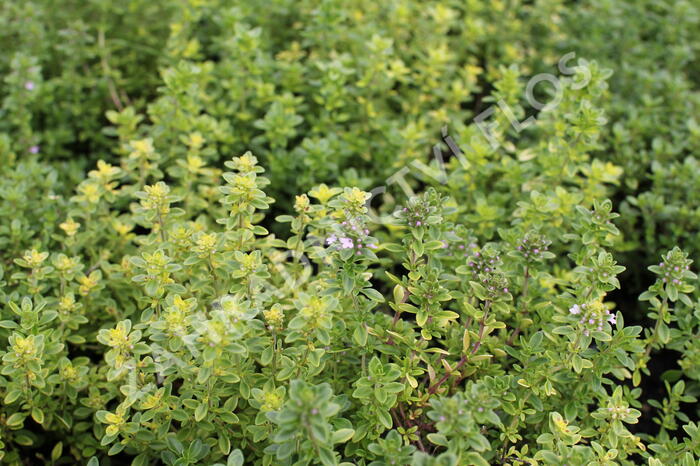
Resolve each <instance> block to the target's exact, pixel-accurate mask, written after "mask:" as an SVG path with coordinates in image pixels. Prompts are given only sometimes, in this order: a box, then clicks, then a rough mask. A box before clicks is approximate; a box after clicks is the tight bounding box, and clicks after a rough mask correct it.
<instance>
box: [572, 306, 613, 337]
mask: <svg viewBox="0 0 700 466" xmlns="http://www.w3.org/2000/svg"><path fill="white" fill-rule="evenodd" d="M569 314H571V315H572V316H576V317H577V318H578V317H579V316H580V318H579V320H578V323H579V324H580V325H581V326H582V327H583V334H584V335H586V336H589V335H590V332H592V331H594V330H597V331H599V332H600V331H602V330H603V324H605V323H606V322H607V323H608V324H610V325H614V324H615V323H616V322H617V318H616V317H615V314H613V313H611V312H610V311H609V310H608V309H607V308H605V306H604V305H603V304H602V303H599V302H595V303H590V304H586V303H584V304H581V305H578V304H574V305H573V306H571V307H570V308H569Z"/></svg>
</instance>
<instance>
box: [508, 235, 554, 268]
mask: <svg viewBox="0 0 700 466" xmlns="http://www.w3.org/2000/svg"><path fill="white" fill-rule="evenodd" d="M551 244H552V242H551V241H549V240H548V239H547V238H546V237H545V236H543V235H540V234H538V233H528V234H526V235H525V236H524V237H523V239H522V240H521V241H520V243H519V244H518V246H517V248H516V249H517V250H518V252H519V253H520V254H522V256H523V257H524V258H525V260H526V261H528V262H534V261H538V260H542V259H545V258H546V256H547V255H549V254H550V253H547V251H548V250H549V246H550V245H551Z"/></svg>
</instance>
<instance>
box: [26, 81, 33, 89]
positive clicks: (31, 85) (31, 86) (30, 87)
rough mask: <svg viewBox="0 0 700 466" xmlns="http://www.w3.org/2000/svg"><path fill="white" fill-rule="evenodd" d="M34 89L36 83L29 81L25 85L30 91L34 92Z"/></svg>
mask: <svg viewBox="0 0 700 466" xmlns="http://www.w3.org/2000/svg"><path fill="white" fill-rule="evenodd" d="M34 87H35V86H34V81H27V82H26V83H24V88H25V89H26V90H28V91H33V90H34Z"/></svg>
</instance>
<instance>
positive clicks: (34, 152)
mask: <svg viewBox="0 0 700 466" xmlns="http://www.w3.org/2000/svg"><path fill="white" fill-rule="evenodd" d="M29 152H31V153H32V154H38V153H39V146H32V147H30V148H29Z"/></svg>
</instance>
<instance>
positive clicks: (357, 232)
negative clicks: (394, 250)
mask: <svg viewBox="0 0 700 466" xmlns="http://www.w3.org/2000/svg"><path fill="white" fill-rule="evenodd" d="M333 230H334V231H333V233H331V234H330V235H328V237H327V238H326V245H327V246H328V247H329V248H334V249H339V250H342V249H346V250H347V249H353V250H355V251H356V252H355V254H357V255H361V254H362V250H363V249H365V248H366V249H376V248H377V245H376V244H375V242H374V238H372V237H371V236H369V229H368V228H367V227H366V226H365V224H364V222H362V221H361V220H358V219H355V218H349V219H346V220H344V221H342V222H340V223H339V224H337V225H335V227H334V228H333Z"/></svg>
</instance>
